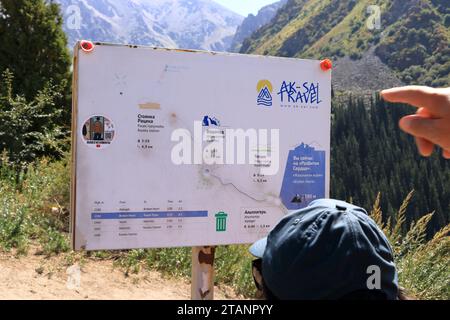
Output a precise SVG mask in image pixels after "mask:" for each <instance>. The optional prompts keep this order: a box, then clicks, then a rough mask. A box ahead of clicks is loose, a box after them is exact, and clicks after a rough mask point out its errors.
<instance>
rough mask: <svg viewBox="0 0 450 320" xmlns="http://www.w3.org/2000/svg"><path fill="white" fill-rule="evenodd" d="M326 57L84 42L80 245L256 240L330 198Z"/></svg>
mask: <svg viewBox="0 0 450 320" xmlns="http://www.w3.org/2000/svg"><path fill="white" fill-rule="evenodd" d="M330 73H331V72H330V71H329V70H328V71H324V70H322V68H321V64H320V61H315V60H299V59H288V58H275V57H261V56H249V55H237V54H219V53H208V52H194V51H182V50H165V49H157V48H143V47H132V46H117V45H106V44H96V45H95V47H94V48H93V49H92V50H91V51H90V52H87V51H86V50H82V49H81V47H80V46H79V45H77V47H76V49H75V64H74V116H73V133H74V134H73V139H74V141H73V152H74V158H73V160H74V161H73V184H72V213H73V220H72V232H73V240H74V247H75V248H76V249H86V250H97V249H127V248H151V247H177V246H203V245H220V244H236V243H250V242H253V241H255V240H257V239H259V238H261V237H263V236H265V235H267V233H268V231H270V229H271V228H272V227H273V226H274V225H275V224H276V223H277V222H278V221H279V219H280V218H281V217H283V215H285V214H286V213H288V212H289V211H291V210H296V209H300V208H303V207H305V206H306V205H307V204H308V203H309V202H311V201H312V200H314V199H316V198H324V197H328V193H329V179H330V177H329V171H330V165H329V160H330V105H331V102H330V100H331V74H330Z"/></svg>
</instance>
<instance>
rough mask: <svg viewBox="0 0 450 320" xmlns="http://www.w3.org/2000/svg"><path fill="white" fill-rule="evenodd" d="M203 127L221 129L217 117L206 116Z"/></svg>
mask: <svg viewBox="0 0 450 320" xmlns="http://www.w3.org/2000/svg"><path fill="white" fill-rule="evenodd" d="M202 125H203V126H204V127H210V126H215V127H220V121H219V120H218V119H217V118H215V117H210V116H204V117H203V121H202Z"/></svg>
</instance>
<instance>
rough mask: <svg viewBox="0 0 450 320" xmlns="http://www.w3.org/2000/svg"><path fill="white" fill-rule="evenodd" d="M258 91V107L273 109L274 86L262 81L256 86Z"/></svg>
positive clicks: (267, 81)
mask: <svg viewBox="0 0 450 320" xmlns="http://www.w3.org/2000/svg"><path fill="white" fill-rule="evenodd" d="M256 89H257V91H258V99H257V104H258V106H265V107H271V106H272V92H273V86H272V83H270V81H269V80H260V81H259V82H258V85H257V86H256Z"/></svg>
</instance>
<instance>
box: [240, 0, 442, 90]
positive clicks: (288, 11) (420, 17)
mask: <svg viewBox="0 0 450 320" xmlns="http://www.w3.org/2000/svg"><path fill="white" fill-rule="evenodd" d="M374 5H377V6H379V10H380V11H379V12H380V14H381V24H380V28H379V29H378V28H377V27H376V25H375V22H376V21H375V20H374V17H375V14H376V11H374V10H377V9H372V8H373V7H369V6H374ZM369 26H370V28H369ZM372 27H373V28H372ZM371 29H372V30H371ZM449 43H450V6H449V5H448V1H446V0H411V1H407V2H405V1H403V0H377V1H372V0H371V1H368V0H360V1H356V0H323V1H314V0H289V1H288V3H287V4H286V5H285V6H284V7H282V8H281V9H280V10H279V11H278V13H277V15H276V16H275V18H273V19H272V20H271V22H270V23H269V24H267V25H266V26H264V27H262V28H261V29H259V30H258V31H257V32H255V33H254V34H253V35H252V36H251V37H250V38H248V39H247V40H245V41H244V44H243V46H242V48H241V53H256V54H263V55H274V56H284V57H298V58H317V59H321V58H324V57H331V58H333V59H335V60H336V59H339V58H342V57H345V56H347V57H350V58H351V59H353V60H358V59H361V58H362V57H363V56H364V54H365V53H367V52H373V53H374V54H375V55H376V56H377V57H378V58H379V59H380V60H381V61H382V62H383V63H384V64H386V65H387V66H388V67H389V68H390V69H391V70H392V71H393V73H394V74H395V75H396V76H397V77H398V78H399V79H400V80H402V81H403V82H405V83H407V84H412V83H420V84H424V85H431V86H446V85H450V77H449V73H450V47H449Z"/></svg>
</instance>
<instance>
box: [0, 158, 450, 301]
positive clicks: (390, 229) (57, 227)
mask: <svg viewBox="0 0 450 320" xmlns="http://www.w3.org/2000/svg"><path fill="white" fill-rule="evenodd" d="M0 161H1V162H0V163H1V166H0V205H1V207H0V250H3V251H9V250H12V249H13V248H14V249H16V252H17V253H18V254H21V255H24V254H26V253H27V249H28V248H29V247H30V245H32V244H33V245H34V244H38V245H39V246H40V248H41V251H42V254H45V255H64V256H65V259H66V262H67V264H68V265H71V264H73V263H74V262H76V261H77V262H79V263H83V261H86V259H93V260H105V259H110V260H114V261H115V265H116V266H118V267H119V268H121V269H122V270H123V271H124V273H125V274H132V273H138V272H140V271H141V270H143V269H155V270H159V271H162V272H163V273H165V274H167V275H170V276H174V277H186V278H187V277H190V272H191V270H190V268H191V266H190V264H191V250H190V248H174V249H146V250H128V251H94V252H81V253H80V252H73V251H71V250H70V246H69V238H68V226H69V212H68V209H67V208H68V206H69V182H70V181H69V178H70V175H69V155H67V156H66V157H65V158H64V159H62V160H60V161H56V162H50V161H48V160H46V159H43V160H40V161H39V162H37V163H36V164H33V165H30V166H28V168H26V169H25V170H23V169H22V170H21V169H18V168H14V166H12V165H11V163H9V162H8V158H7V156H6V155H5V154H4V155H3V156H2V157H1V159H0ZM412 196H413V193H410V194H409V195H408V196H407V197H406V199H405V201H404V203H403V205H402V206H401V208H400V209H399V210H398V212H397V213H396V214H395V215H393V218H390V219H386V218H385V217H387V216H390V215H384V214H383V212H382V210H381V208H380V197H381V195H378V197H377V198H376V200H375V203H374V206H373V208H372V210H371V212H370V215H371V216H372V218H373V219H374V220H375V221H376V222H377V223H378V224H379V226H380V227H381V228H382V229H383V231H384V232H385V234H386V235H387V236H388V238H389V239H390V241H391V243H392V246H393V249H394V252H395V259H396V263H397V267H398V270H399V278H400V284H401V285H402V286H403V287H405V288H406V289H407V291H408V292H409V293H410V294H412V295H413V296H415V297H417V298H419V299H450V237H449V231H450V225H447V226H446V227H444V228H443V229H442V230H441V231H440V232H438V233H436V234H435V235H434V237H433V238H431V239H430V240H427V238H426V230H427V224H428V222H429V221H430V219H431V216H432V213H430V214H427V215H425V216H423V217H422V218H421V219H419V220H418V221H415V222H414V223H412V224H411V225H410V226H406V222H405V221H406V217H405V212H406V208H407V206H408V203H409V202H410V200H411V198H412ZM247 248H248V246H245V245H239V246H236V245H233V246H219V247H218V248H217V249H216V260H215V270H216V283H217V284H219V285H221V284H226V285H228V286H230V287H232V288H233V289H234V290H235V292H236V293H237V294H241V295H243V296H245V297H253V296H254V294H255V291H254V288H253V279H252V275H251V261H252V257H251V256H250V255H249V253H248V252H247Z"/></svg>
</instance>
